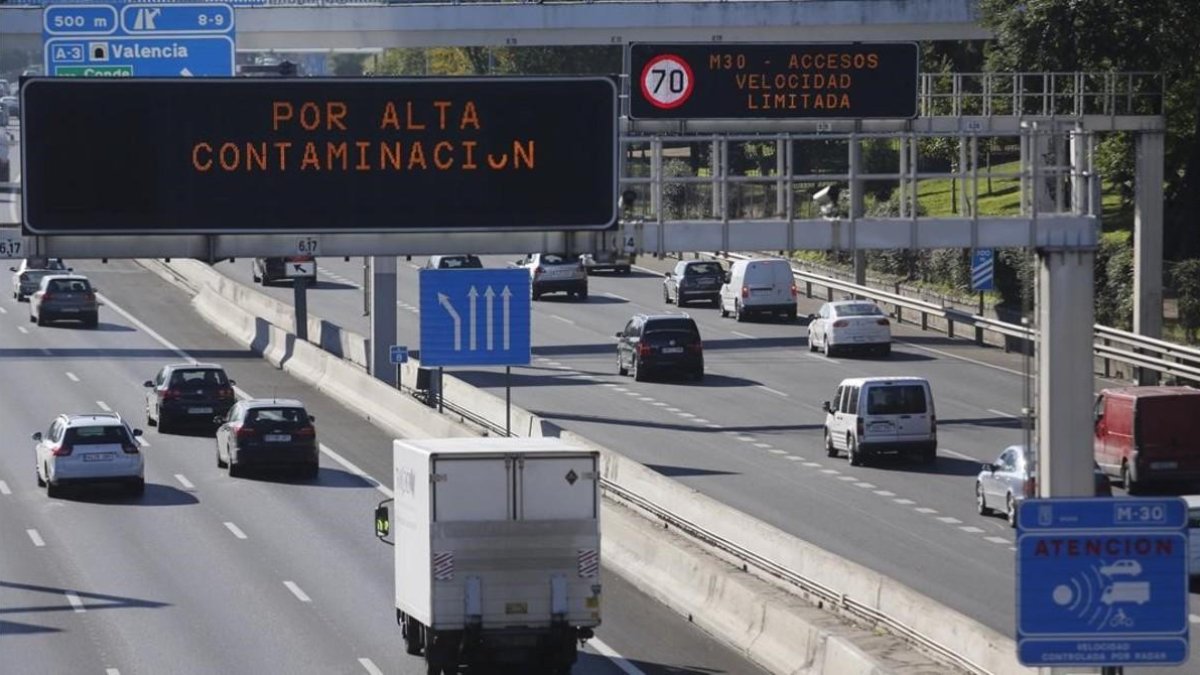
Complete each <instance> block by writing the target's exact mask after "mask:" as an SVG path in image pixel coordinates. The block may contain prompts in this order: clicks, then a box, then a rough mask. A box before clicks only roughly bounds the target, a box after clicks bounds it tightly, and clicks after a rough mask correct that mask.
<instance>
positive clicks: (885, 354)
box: [879, 343, 892, 359]
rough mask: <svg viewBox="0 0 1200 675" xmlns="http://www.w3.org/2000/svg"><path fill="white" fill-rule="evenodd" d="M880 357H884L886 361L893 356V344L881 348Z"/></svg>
mask: <svg viewBox="0 0 1200 675" xmlns="http://www.w3.org/2000/svg"><path fill="white" fill-rule="evenodd" d="M879 355H880V356H882V357H883V358H885V359H886V358H887V357H889V356H891V355H892V345H891V343H888V344H885V345H883V346H882V347H880V348H879Z"/></svg>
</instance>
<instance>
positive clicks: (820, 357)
mask: <svg viewBox="0 0 1200 675" xmlns="http://www.w3.org/2000/svg"><path fill="white" fill-rule="evenodd" d="M804 355H805V356H807V357H808V358H810V359H817V360H818V361H820V362H821V363H832V364H833V365H835V366H840V365H842V362H841V361H838V360H837V359H831V358H829V357H828V356H824V355H822V354H814V353H813V352H804Z"/></svg>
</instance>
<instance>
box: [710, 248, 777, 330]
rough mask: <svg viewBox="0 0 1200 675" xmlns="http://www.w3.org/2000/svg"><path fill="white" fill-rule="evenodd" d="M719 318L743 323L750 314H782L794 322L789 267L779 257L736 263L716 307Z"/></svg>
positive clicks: (722, 288) (726, 278) (721, 291)
mask: <svg viewBox="0 0 1200 675" xmlns="http://www.w3.org/2000/svg"><path fill="white" fill-rule="evenodd" d="M717 306H718V307H719V308H720V309H721V316H723V317H725V316H729V315H731V314H732V315H733V316H734V318H736V319H737V320H738V321H745V320H746V319H747V318H748V317H749V316H750V315H751V314H760V315H762V314H766V315H769V316H773V315H776V314H782V315H783V316H785V317H787V319H788V320H789V321H794V320H795V319H796V282H795V279H794V278H793V277H792V265H791V263H789V262H788V261H786V260H783V259H781V258H754V259H751V260H737V261H735V262H734V263H733V266H732V267H730V268H729V273H728V274H727V275H725V283H724V285H722V286H721V290H720V301H719V303H718V305H717Z"/></svg>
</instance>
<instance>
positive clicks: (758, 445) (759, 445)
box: [754, 443, 771, 448]
mask: <svg viewBox="0 0 1200 675" xmlns="http://www.w3.org/2000/svg"><path fill="white" fill-rule="evenodd" d="M754 447H756V448H769V447H771V444H770V443H755V444H754Z"/></svg>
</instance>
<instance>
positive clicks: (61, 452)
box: [50, 443, 71, 457]
mask: <svg viewBox="0 0 1200 675" xmlns="http://www.w3.org/2000/svg"><path fill="white" fill-rule="evenodd" d="M50 454H51V455H54V456H55V457H67V456H69V455H70V454H71V446H69V445H67V444H66V443H63V444H61V445H56V446H54V447H53V448H50Z"/></svg>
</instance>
